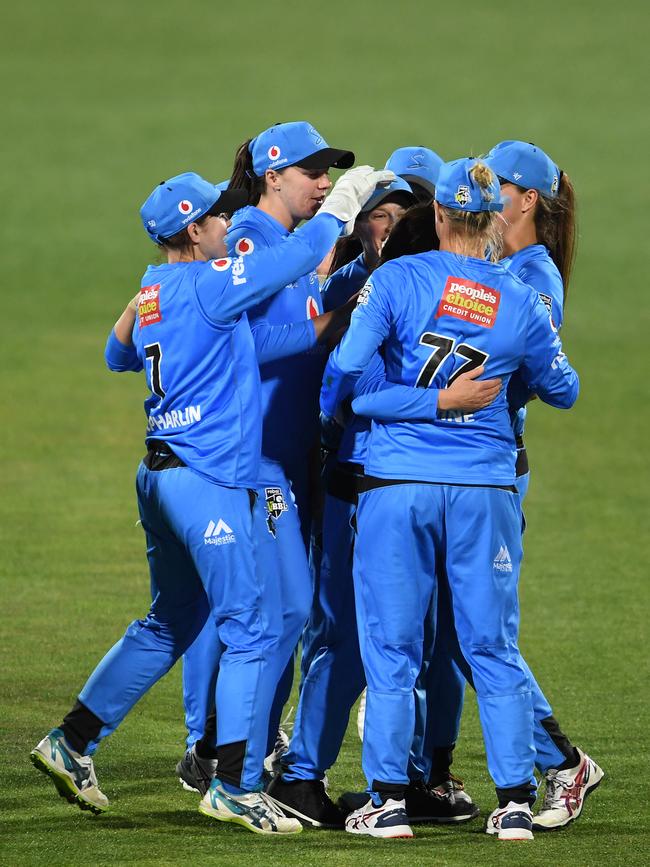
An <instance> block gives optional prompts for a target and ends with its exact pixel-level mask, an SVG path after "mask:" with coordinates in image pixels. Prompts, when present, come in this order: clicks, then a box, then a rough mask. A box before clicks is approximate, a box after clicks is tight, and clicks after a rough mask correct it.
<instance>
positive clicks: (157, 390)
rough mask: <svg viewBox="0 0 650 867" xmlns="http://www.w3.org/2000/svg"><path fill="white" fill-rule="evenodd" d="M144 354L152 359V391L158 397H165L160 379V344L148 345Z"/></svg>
mask: <svg viewBox="0 0 650 867" xmlns="http://www.w3.org/2000/svg"><path fill="white" fill-rule="evenodd" d="M144 354H145V355H146V357H147V358H150V359H151V390H152V391H153V393H154V394H157V395H158V397H160V398H163V397H164V396H165V389H164V388H163V387H162V380H161V378H160V362H161V361H162V349H161V346H160V343H148V344H147V345H146V346H145V348H144Z"/></svg>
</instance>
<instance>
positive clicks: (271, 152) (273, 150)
mask: <svg viewBox="0 0 650 867" xmlns="http://www.w3.org/2000/svg"><path fill="white" fill-rule="evenodd" d="M281 153H282V151H281V150H280V148H279V147H278V146H277V145H271V147H270V148H269V149H268V153H267V156H268V158H269V159H270V160H277V159H279V157H280V154H281Z"/></svg>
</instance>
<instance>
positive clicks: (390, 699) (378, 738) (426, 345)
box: [336, 161, 577, 839]
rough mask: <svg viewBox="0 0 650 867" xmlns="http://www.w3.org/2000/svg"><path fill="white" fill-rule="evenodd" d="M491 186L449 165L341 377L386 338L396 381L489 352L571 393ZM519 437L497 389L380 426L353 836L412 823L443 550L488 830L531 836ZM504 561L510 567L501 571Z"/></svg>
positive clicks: (376, 292) (362, 592) (363, 529)
mask: <svg viewBox="0 0 650 867" xmlns="http://www.w3.org/2000/svg"><path fill="white" fill-rule="evenodd" d="M498 195H499V190H498V184H495V183H493V176H492V174H491V173H490V172H489V171H488V170H487V169H485V167H479V168H475V167H474V166H473V165H472V163H471V162H470V161H456V163H452V164H448V165H447V166H446V167H445V175H444V183H443V182H442V175H441V183H440V185H439V187H438V189H437V191H436V199H437V204H436V222H437V226H438V234H439V237H440V242H441V252H440V253H436V252H433V253H429V254H422V255H421V256H416V257H408V258H405V259H403V260H401V261H398V262H395V263H389V264H388V265H387V266H385V267H384V268H380V269H379V271H377V272H376V273H375V274H374V275H373V277H372V278H371V280H370V283H369V286H368V291H367V293H366V294H365V296H364V297H363V298H360V303H359V305H358V308H357V310H356V311H355V313H354V314H353V316H352V321H351V325H350V329H349V330H348V333H347V335H346V337H345V338H344V340H343V342H342V344H341V346H340V348H339V351H338V354H337V358H336V363H337V366H338V368H339V370H340V371H341V373H342V374H348V373H357V372H359V371H361V370H362V369H363V368H364V366H365V365H366V364H367V363H368V361H369V359H370V358H371V356H372V354H373V353H374V352H375V351H376V349H377V348H378V347H379V346H380V345H382V344H383V346H384V354H385V358H386V364H387V375H388V379H389V380H393V381H397V382H402V383H403V384H410V385H416V384H417V385H419V386H420V387H428V386H429V385H433V386H434V387H439V386H440V385H442V386H444V385H446V384H448V382H449V380H450V379H453V375H454V374H455V373H457V372H459V371H460V370H462V369H465V370H466V369H467V368H468V367H472V366H476V364H477V363H481V362H483V363H485V364H486V374H487V375H488V376H489V375H494V374H498V375H501V376H503V377H504V384H505V380H507V378H508V377H509V376H510V375H511V373H512V372H513V371H514V370H515V369H517V368H518V367H519V366H521V367H522V369H523V370H524V371H525V373H524V375H525V378H526V380H527V382H528V384H529V385H533V384H534V386H535V387H537V388H539V390H540V391H539V393H540V396H542V397H543V398H544V399H546V400H547V401H548V402H551V403H553V404H554V405H564V406H570V405H571V403H572V402H573V401H574V400H575V397H576V395H577V377H576V376H575V373H574V372H573V371H572V370H571V369H570V368H569V367H568V365H567V362H566V359H565V358H564V357H563V355H562V353H561V346H560V344H559V339H558V338H557V335H556V334H555V333H554V332H553V330H552V329H551V326H550V323H549V321H548V315H547V314H546V311H545V309H544V307H543V305H542V304H541V302H539V300H538V299H537V298H536V297H535V296H534V295H533V294H532V293H531V292H530V290H528V289H526V287H524V286H523V284H520V283H518V282H517V281H515V280H514V279H513V278H510V277H509V276H508V275H507V272H505V269H502V268H499V267H498V266H495V265H491V264H489V263H487V262H484V261H482V256H483V253H484V250H485V248H486V246H488V245H489V244H491V243H495V242H496V240H497V239H496V236H495V230H494V224H495V218H494V212H495V211H497V210H498V209H499V208H500V205H499V201H498ZM440 203H441V204H440ZM432 290H433V297H432ZM459 425H463V427H460V430H461V431H462V432H463V433H462V435H461V436H459V435H458V433H457V431H458V429H459V428H458V426H459ZM513 445H514V443H513V438H512V432H511V429H510V427H509V421H508V418H507V412H506V405H505V395H504V393H503V390H502V392H501V393H500V395H499V397H498V398H497V400H496V401H495V402H494V403H493V404H491V405H490V406H489V407H488V408H487V409H486V410H483V411H479V412H478V413H476V414H475V415H471V416H468V417H462V418H459V417H458V416H457V415H455V416H454V415H453V414H452V415H451V416H447V417H445V416H443V417H442V418H440V419H437V420H436V421H435V422H434V423H433V424H430V425H422V424H420V425H417V426H416V425H413V424H408V423H401V424H396V425H395V424H391V425H381V424H378V425H375V426H373V430H372V433H371V437H370V443H369V450H368V458H367V460H366V465H365V469H366V474H367V475H366V480H365V484H366V487H367V492H365V493H362V494H361V496H360V501H359V510H358V515H357V519H358V528H359V534H358V538H357V546H356V550H355V596H356V603H357V616H358V621H359V637H360V642H361V651H362V656H363V660H364V667H365V670H366V676H367V679H368V707H367V715H366V737H365V740H364V759H363V763H364V771H365V773H366V777H367V779H368V785H369V790H371V791H372V792H373V793H374V795H373V801H372V802H369V803H368V805H367V806H366V807H365V808H363V809H362V810H360V811H358V812H357V813H353V814H352V815H351V816H350V817H349V818H348V822H347V825H346V827H347V828H348V830H350V831H352V832H353V833H371V834H373V835H376V836H395V835H401V834H409V835H410V829H409V828H408V825H407V819H406V814H405V812H404V810H403V802H402V803H400V802H401V797H402V795H403V792H404V788H405V787H406V785H407V783H408V777H407V774H406V767H407V763H408V752H409V747H410V745H411V738H412V732H413V695H412V690H413V685H414V678H415V674H416V673H417V671H418V670H419V667H420V663H421V648H422V627H423V620H424V616H425V614H426V611H427V608H428V606H429V604H430V601H431V594H432V593H433V592H434V589H435V584H434V579H433V578H432V576H433V575H435V573H436V568H437V566H436V563H439V562H445V563H446V573H447V575H446V577H447V578H448V580H449V584H450V587H451V591H452V597H453V606H454V611H455V614H456V622H457V626H458V629H459V638H460V641H461V647H462V650H463V653H464V655H465V656H466V658H467V659H468V661H469V662H470V665H471V666H472V673H473V675H474V680H475V683H476V688H477V693H478V696H479V707H480V708H481V719H482V724H483V728H484V733H485V740H486V746H487V752H488V765H489V769H490V772H491V774H492V776H493V779H494V781H495V784H496V786H497V794H498V798H499V802H500V806H501V807H503V809H502V810H500V811H499V810H497V811H495V816H496V822H495V825H494V828H493V831H492V832H493V833H498V835H499V837H500V839H507V838H509V837H511V836H518V837H521V838H530V837H531V836H532V835H531V830H530V829H531V816H530V810H529V807H528V803H527V802H530V799H531V798H534V795H533V794H532V792H533V790H532V789H531V783H530V781H531V779H532V770H533V758H534V751H533V747H532V708H531V706H530V705H531V699H530V688H529V684H528V678H527V675H526V672H525V670H524V668H523V666H522V665H521V664H520V663H519V661H518V660H519V654H518V650H517V646H516V641H517V615H516V612H517V604H516V583H517V573H518V566H519V561H520V558H521V544H520V537H519V524H520V513H519V511H518V501H517V500H516V499H514V494H513V491H512V482H513V480H514V457H513V455H514V448H513ZM443 456H444V457H443ZM368 474H369V475H368ZM372 477H374V478H372ZM409 522H412V526H410V524H409ZM443 526H444V527H446V534H445V535H443V534H442V532H441V528H442V527H443ZM469 538H471V543H469V544H468V539H469ZM495 545H496V546H497V550H495ZM499 546H500V547H499ZM497 574H498V575H499V576H500V579H503V580H499V581H497V582H495V580H494V576H495V575H497ZM470 575H471V576H472V577H471V581H470V583H468V579H469V576H470ZM477 578H480V580H477ZM488 613H489V616H487V615H488ZM497 814H498V815H497Z"/></svg>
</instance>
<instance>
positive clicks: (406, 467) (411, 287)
mask: <svg viewBox="0 0 650 867" xmlns="http://www.w3.org/2000/svg"><path fill="white" fill-rule="evenodd" d="M380 346H382V347H383V349H382V352H383V356H384V360H385V364H386V374H387V380H388V381H389V382H394V383H398V384H401V385H407V386H419V387H423V388H427V387H430V386H433V387H434V388H444V387H445V386H447V385H448V384H449V383H450V381H451V380H452V378H453V377H454V376H455V375H458V374H459V373H461V372H464V371H467V370H469V369H471V368H473V367H476V366H479V365H480V364H483V365H484V366H485V369H486V372H485V376H486V378H491V377H501V378H502V380H503V383H504V384H503V387H502V389H501V392H500V393H499V396H498V397H497V399H496V400H495V401H494V402H493V403H492V404H491V405H490V406H489V407H486V408H485V409H483V410H480V411H478V412H476V413H473V414H461V413H456V412H450V413H439V414H438V418H436V419H435V421H432V422H431V423H423V422H420V423H414V422H398V423H381V422H373V426H372V431H371V436H370V441H369V448H368V456H367V459H366V463H365V466H366V471H367V472H368V473H370V474H372V475H375V476H379V477H383V478H403V479H413V480H423V481H439V482H448V483H456V484H499V485H501V484H512V483H513V482H514V465H515V443H514V435H513V431H512V426H511V423H510V418H509V412H508V403H507V400H506V389H507V385H508V381H509V379H510V377H511V375H512V374H513V373H514V372H515V371H516V370H518V369H519V370H520V372H521V376H522V378H523V381H524V383H525V384H526V385H527V387H529V388H531V389H533V390H534V391H535V392H536V393H537V394H538V395H539V396H540V397H541V398H542V399H543V400H545V401H546V402H547V403H550V404H552V405H554V406H558V407H569V406H571V405H572V404H573V402H574V401H575V399H576V397H577V393H578V377H577V374H576V373H575V371H574V370H573V369H572V368H571V366H570V365H569V363H568V361H567V360H566V357H565V356H564V354H563V352H562V347H561V343H560V340H559V337H558V335H557V332H556V330H555V329H554V327H553V325H552V324H551V321H550V317H549V314H548V311H547V309H546V307H545V305H544V303H543V302H542V301H541V300H540V298H539V296H538V294H537V293H536V292H534V291H533V290H531V289H530V288H529V287H527V286H526V285H525V284H523V283H522V282H521V281H520V280H518V279H517V278H516V277H514V276H513V275H512V274H510V273H509V272H508V270H507V269H506V268H505V267H503V266H502V265H494V264H492V263H489V262H485V261H483V260H479V259H472V258H468V257H464V256H458V255H455V254H453V253H447V252H439V251H432V252H429V253H422V254H419V255H417V256H405V257H402V258H401V259H398V260H395V261H393V262H389V263H387V264H386V265H384V266H382V267H381V268H379V269H378V270H377V271H375V273H374V274H373V275H372V277H371V278H370V280H369V282H368V283H367V284H366V287H365V288H364V289H363V290H362V292H361V295H360V298H359V303H358V305H357V308H356V310H355V312H354V313H353V315H352V320H351V323H350V328H349V329H348V332H347V334H346V335H345V337H344V339H343V341H342V343H341V344H340V346H339V347H338V348H337V350H335V352H334V353H333V354H332V356H331V358H330V364H329V366H328V374H327V376H326V377H325V382H324V388H323V394H322V395H321V402H322V405H323V407H324V409H325V411H327V410H328V408H331V407H332V405H335V404H336V402H337V400H338V397H339V395H340V393H341V390H342V388H343V387H344V383H345V382H346V376H349V375H353V376H355V375H358V374H360V373H361V372H362V371H363V370H365V368H366V365H368V363H369V362H370V360H371V358H372V356H373V354H374V353H375V352H376V350H377V349H378V348H379V347H380ZM347 387H348V388H349V381H348V385H347Z"/></svg>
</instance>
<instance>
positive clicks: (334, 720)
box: [283, 494, 366, 780]
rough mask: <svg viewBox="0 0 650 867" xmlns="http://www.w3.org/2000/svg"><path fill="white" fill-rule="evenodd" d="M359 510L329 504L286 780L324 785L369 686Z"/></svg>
mask: <svg viewBox="0 0 650 867" xmlns="http://www.w3.org/2000/svg"><path fill="white" fill-rule="evenodd" d="M354 510H355V506H354V505H352V504H350V503H347V502H345V501H343V500H340V499H338V498H337V497H333V496H331V495H329V494H328V495H327V496H326V498H325V508H324V513H323V544H322V555H321V558H320V569H319V574H318V578H317V582H316V588H317V592H316V595H315V599H314V607H313V609H312V614H311V617H310V630H309V635H310V639H311V642H312V643H311V647H310V659H311V662H310V664H309V667H308V669H307V672H306V675H305V676H304V678H303V682H302V688H301V691H300V699H299V702H298V711H297V713H296V721H295V725H294V728H293V737H292V738H291V743H290V745H289V750H288V752H287V754H286V755H285V758H284V763H285V764H286V765H287V766H288V768H287V770H286V771H285V773H284V775H283V776H284V779H285V780H298V779H304V780H314V779H322V777H323V776H324V774H325V772H326V771H327V769H328V768H329V767H331V766H332V765H333V764H334V762H335V761H336V758H337V756H338V754H339V751H340V749H341V744H342V743H343V738H344V736H345V731H346V728H347V724H348V718H349V715H350V710H351V709H352V706H353V704H354V703H355V701H356V700H357V698H358V697H359V695H360V694H361V692H362V690H363V688H364V686H365V683H366V681H365V674H364V671H363V665H362V662H361V655H360V652H359V641H358V637H357V624H356V612H355V604H354V585H353V581H352V556H353V549H354V530H353V528H352V524H351V520H352V516H353V514H354Z"/></svg>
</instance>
